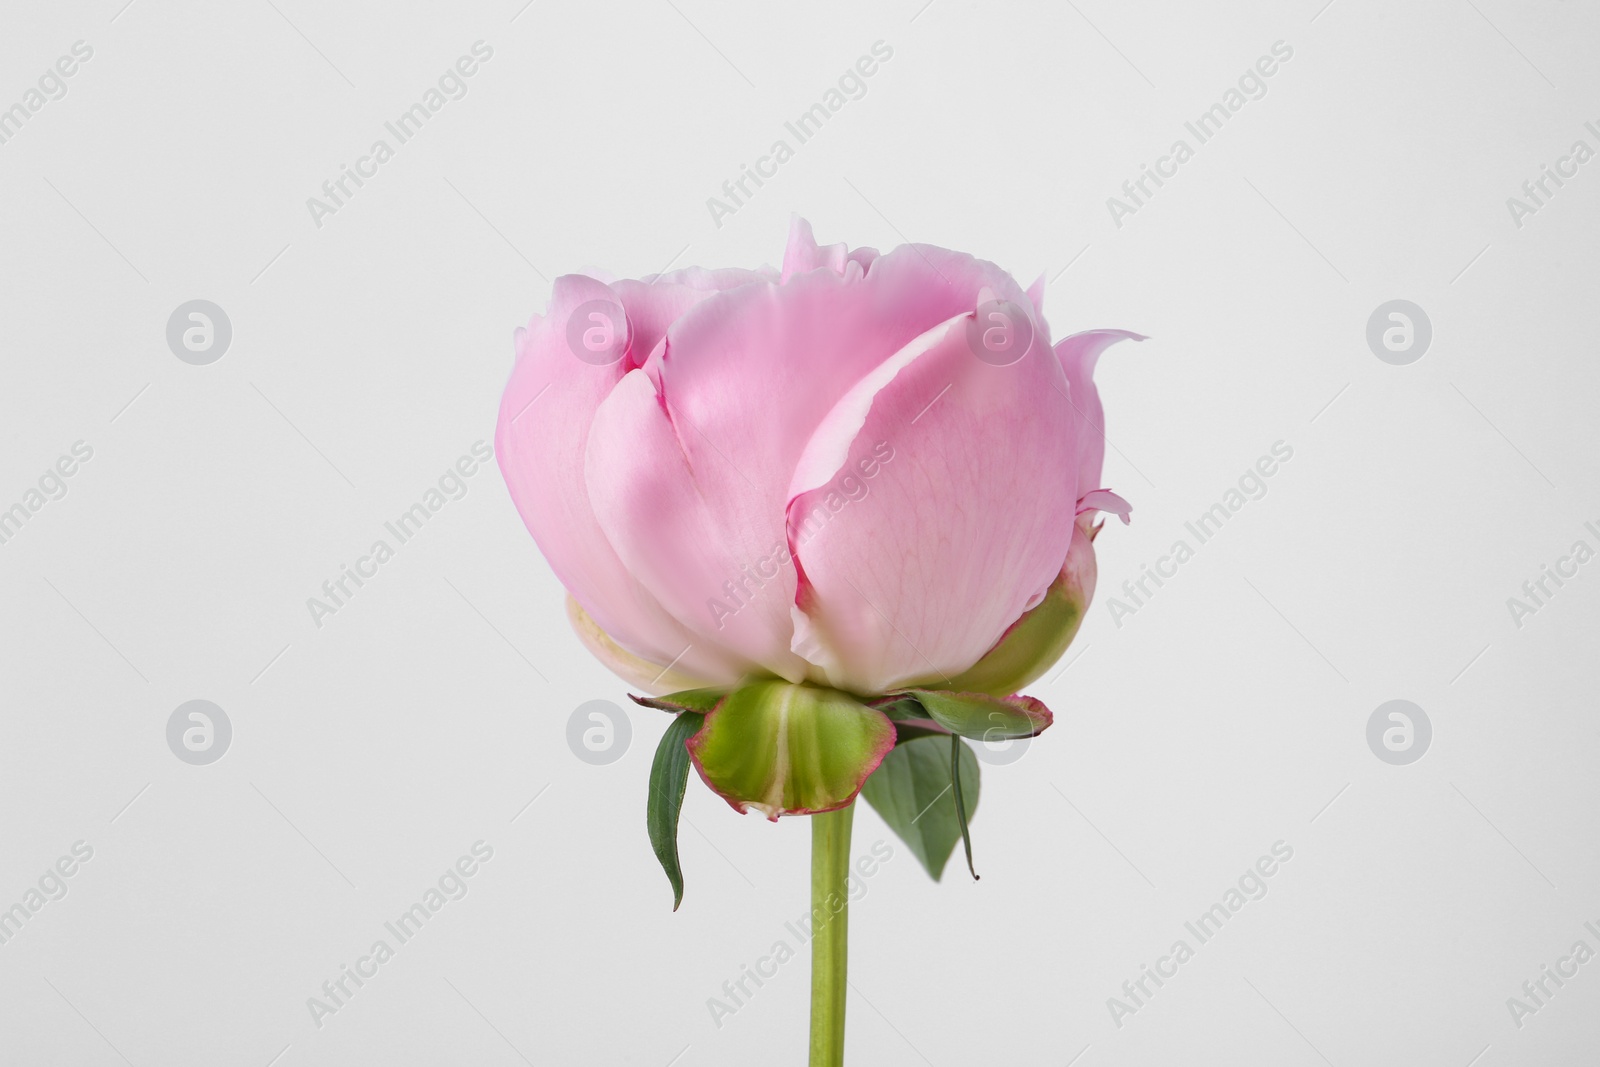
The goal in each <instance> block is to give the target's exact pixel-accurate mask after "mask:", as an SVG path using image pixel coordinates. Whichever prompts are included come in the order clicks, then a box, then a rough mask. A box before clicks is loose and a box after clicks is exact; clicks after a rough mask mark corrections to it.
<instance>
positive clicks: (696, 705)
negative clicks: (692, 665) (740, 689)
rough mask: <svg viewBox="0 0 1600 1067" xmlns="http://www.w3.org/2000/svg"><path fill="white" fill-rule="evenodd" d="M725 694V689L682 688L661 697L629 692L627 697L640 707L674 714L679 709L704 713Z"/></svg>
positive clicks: (713, 706)
mask: <svg viewBox="0 0 1600 1067" xmlns="http://www.w3.org/2000/svg"><path fill="white" fill-rule="evenodd" d="M727 695H728V691H727V690H726V689H684V690H682V691H681V692H677V693H668V694H667V695H666V696H663V697H636V696H634V695H633V694H632V693H629V694H628V699H629V700H631V701H633V702H634V703H635V704H638V705H639V706H640V707H645V708H655V709H656V710H658V711H670V712H672V713H673V714H674V715H676V714H677V713H678V712H680V711H697V712H700V713H701V714H702V715H704V714H707V713H709V712H710V711H711V710H712V709H713V708H715V707H716V706H717V702H718V701H720V700H721V699H722V698H723V697H725V696H727Z"/></svg>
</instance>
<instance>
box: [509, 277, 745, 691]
mask: <svg viewBox="0 0 1600 1067" xmlns="http://www.w3.org/2000/svg"><path fill="white" fill-rule="evenodd" d="M590 301H608V302H610V303H611V304H612V305H613V306H615V305H616V303H617V296H616V294H615V293H614V292H613V291H612V290H611V289H609V288H608V287H606V286H605V285H603V284H602V283H600V282H598V281H595V280H594V279H592V278H585V277H582V276H580V275H566V276H564V277H561V278H558V279H556V282H555V285H554V288H553V291H552V294H551V300H550V308H549V311H548V312H547V313H546V314H545V315H544V316H543V317H542V318H536V319H534V320H533V321H532V322H531V323H530V324H529V327H528V330H527V331H526V333H524V334H523V335H521V336H520V337H519V338H518V347H519V354H518V358H517V362H516V366H515V367H514V368H513V370H512V373H511V380H510V382H509V383H508V384H507V385H506V390H505V393H504V395H503V396H502V398H501V401H500V416H499V423H498V425H497V427H496V430H495V456H496V459H497V460H498V462H499V464H500V470H501V473H502V474H503V476H504V478H505V482H506V486H507V488H508V489H509V490H510V492H511V499H512V501H513V502H514V503H515V504H516V506H517V511H518V512H519V513H520V514H521V515H522V520H523V522H524V523H525V524H526V525H527V527H528V531H529V532H530V533H532V534H533V538H534V540H535V542H537V543H538V545H539V549H540V551H541V552H543V553H544V556H545V559H546V560H548V561H549V563H550V567H551V569H552V570H553V571H554V572H555V575H556V577H557V578H558V579H560V581H561V584H562V585H564V586H566V588H567V589H568V591H570V592H571V593H572V595H573V597H574V598H576V600H577V601H578V603H579V604H581V605H582V606H583V608H584V610H585V611H587V612H588V614H589V615H590V616H592V617H593V619H594V620H595V622H596V623H597V624H598V625H599V626H601V627H603V628H604V630H605V631H606V632H607V633H609V634H610V635H611V637H612V638H613V639H614V640H615V641H616V642H617V643H618V644H620V645H621V646H623V647H624V648H625V649H627V650H628V651H630V652H632V653H634V654H636V655H638V656H641V657H643V658H644V659H646V660H650V661H654V662H659V663H667V662H670V661H671V660H673V659H674V658H675V657H678V656H679V655H680V653H683V652H684V650H685V649H686V648H688V647H689V646H690V644H691V643H692V642H691V640H690V634H689V631H688V630H686V629H685V628H684V627H682V626H680V625H679V624H678V623H677V622H675V621H674V620H673V619H672V617H671V616H670V615H669V614H667V612H665V611H664V610H662V608H661V606H660V605H659V604H658V603H657V602H656V601H655V599H654V598H653V597H652V596H651V595H650V594H649V593H648V592H646V591H645V590H644V588H643V587H642V586H640V585H639V583H638V582H637V581H635V580H634V578H633V577H632V576H631V575H630V574H629V573H628V571H627V568H625V567H624V566H623V564H622V561H621V560H620V559H618V558H617V555H616V553H615V552H613V551H612V549H611V545H610V543H609V542H608V541H607V540H606V538H605V536H604V535H603V534H602V533H601V530H600V527H599V525H598V524H597V523H596V521H595V518H594V513H593V510H592V509H591V507H590V504H589V499H588V494H587V491H586V489H585V487H584V482H583V448H584V443H585V442H586V441H587V439H588V435H589V424H590V421H591V419H592V418H593V414H594V411H595V408H596V407H597V406H598V405H599V403H600V401H601V400H603V399H604V398H605V397H606V395H607V394H609V393H610V391H611V390H612V388H613V387H614V386H615V385H616V383H617V382H618V381H619V380H620V379H621V377H622V376H623V374H624V373H626V371H627V370H628V364H629V359H628V358H626V357H624V358H621V359H618V360H617V361H616V362H614V363H611V364H608V365H596V364H595V363H591V362H585V361H584V360H580V359H578V358H577V357H576V356H574V355H573V353H572V351H571V350H570V348H569V347H568V342H567V326H568V320H569V318H570V317H571V315H572V314H573V312H574V311H575V310H577V309H578V308H579V307H581V306H582V305H584V304H586V303H588V302H590ZM616 326H617V327H618V331H619V335H620V337H619V343H620V344H622V345H625V344H626V343H627V340H628V335H627V324H626V321H624V322H622V323H618V324H616ZM728 664H729V660H728V658H727V657H725V656H719V655H718V654H717V652H716V649H715V646H713V645H706V646H705V647H703V648H698V649H694V650H691V651H690V652H689V653H688V654H686V655H684V656H683V658H682V659H681V660H680V661H679V666H680V667H681V668H682V669H683V670H684V671H685V672H686V673H689V674H692V675H694V676H696V677H701V678H705V679H708V680H722V679H725V678H726V679H731V678H734V677H736V676H737V675H736V673H735V672H733V671H732V669H731V668H730V667H729V665H728Z"/></svg>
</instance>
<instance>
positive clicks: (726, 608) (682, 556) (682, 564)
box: [583, 371, 806, 681]
mask: <svg viewBox="0 0 1600 1067" xmlns="http://www.w3.org/2000/svg"><path fill="white" fill-rule="evenodd" d="M693 432H694V431H693V430H692V429H689V428H688V427H684V426H681V425H677V426H675V425H674V423H673V421H672V417H671V416H670V415H669V414H668V411H667V408H666V405H665V404H664V403H663V402H662V398H661V396H660V394H659V393H657V391H656V384H655V382H654V381H652V380H651V378H650V376H649V375H647V374H646V373H644V372H643V371H633V372H631V373H629V374H628V375H627V376H626V377H624V378H623V380H622V381H621V382H620V383H618V385H617V387H616V388H615V389H614V390H612V392H611V395H610V396H608V397H607V398H606V400H605V402H604V403H602V404H601V405H600V408H599V410H598V411H597V412H596V413H595V417H594V425H593V427H592V429H591V430H590V433H589V441H588V445H587V449H586V456H585V460H584V464H583V469H584V477H585V480H586V484H587V486H588V492H589V496H590V498H591V499H592V500H593V501H594V507H595V514H596V516H597V517H598V519H599V522H600V526H601V527H602V529H604V531H605V532H606V534H607V536H608V537H609V538H610V540H611V542H612V543H613V544H614V545H616V548H617V552H618V554H619V555H620V556H621V558H622V561H623V562H624V563H625V564H626V566H627V568H628V570H629V572H630V573H632V574H634V575H635V576H637V577H638V579H639V580H640V581H641V582H643V583H644V585H645V586H646V587H648V588H649V589H650V590H651V591H652V592H653V593H654V594H655V595H656V597H657V598H659V600H660V602H661V604H662V605H663V606H664V607H665V608H666V609H667V610H668V611H669V612H671V613H672V615H673V616H674V617H675V618H676V619H677V620H678V621H679V622H680V623H681V624H683V625H684V626H685V627H686V628H688V629H690V630H692V631H694V633H695V634H696V635H697V636H696V637H695V638H694V640H696V641H697V642H704V643H706V644H709V645H713V646H717V647H721V648H725V649H729V650H731V651H732V652H734V653H736V654H737V655H738V656H740V657H741V658H742V660H743V662H744V663H745V664H746V666H747V668H749V669H760V670H765V671H768V672H771V673H772V674H776V675H778V676H780V677H783V678H787V679H788V680H790V681H800V680H801V679H802V678H804V677H805V674H806V666H805V664H804V663H803V662H802V661H801V660H800V659H799V657H797V656H795V655H794V653H793V652H791V651H790V650H789V631H790V622H789V605H790V603H791V602H792V601H793V596H794V577H793V575H794V571H793V568H792V567H791V566H790V565H789V562H788V552H787V549H786V546H785V545H784V543H783V540H782V538H781V537H777V536H771V535H767V536H765V537H763V535H762V533H761V530H762V525H761V524H760V523H758V522H754V521H749V520H748V519H746V521H743V522H737V523H728V522H725V521H724V519H723V514H724V512H722V511H721V510H720V509H719V507H718V505H722V507H724V508H732V509H737V507H738V506H739V504H740V503H742V502H743V501H733V502H729V501H726V500H722V499H721V498H719V497H718V496H716V495H715V490H714V489H713V490H712V491H711V493H710V494H708V488H710V487H711V486H712V485H714V484H715V483H716V481H717V480H716V479H713V478H706V477H703V476H702V473H701V472H700V471H698V470H696V469H694V468H693V467H691V465H690V461H689V457H688V456H686V455H685V453H684V451H683V449H682V448H681V438H680V434H684V433H693ZM722 462H723V463H724V464H726V465H728V467H729V469H730V471H732V474H733V477H735V478H737V477H738V476H739V474H738V471H737V470H736V469H734V468H733V467H732V461H730V460H728V459H726V458H724V459H723V460H722ZM747 499H755V496H754V494H749V495H747Z"/></svg>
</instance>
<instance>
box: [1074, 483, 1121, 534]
mask: <svg viewBox="0 0 1600 1067" xmlns="http://www.w3.org/2000/svg"><path fill="white" fill-rule="evenodd" d="M1097 511H1108V512H1110V513H1111V514H1113V515H1115V516H1116V517H1117V518H1119V519H1121V520H1122V525H1124V526H1126V525H1128V524H1129V523H1130V522H1132V521H1133V520H1132V519H1130V518H1129V517H1128V516H1130V515H1131V514H1133V505H1132V504H1130V503H1128V502H1127V501H1126V500H1124V499H1122V498H1121V497H1120V496H1118V495H1117V494H1116V493H1113V492H1112V491H1111V490H1109V489H1092V490H1090V491H1089V492H1087V493H1085V494H1083V496H1081V497H1080V498H1078V514H1079V515H1084V514H1092V513H1093V512H1097Z"/></svg>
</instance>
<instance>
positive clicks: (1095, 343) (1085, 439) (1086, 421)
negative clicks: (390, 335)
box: [1056, 330, 1144, 492]
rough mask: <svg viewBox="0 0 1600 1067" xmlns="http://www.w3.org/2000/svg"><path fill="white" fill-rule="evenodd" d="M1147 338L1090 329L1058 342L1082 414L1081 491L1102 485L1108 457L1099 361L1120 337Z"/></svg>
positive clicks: (1079, 463)
mask: <svg viewBox="0 0 1600 1067" xmlns="http://www.w3.org/2000/svg"><path fill="white" fill-rule="evenodd" d="M1143 340H1144V336H1143V335H1142V334H1137V333H1133V332H1131V331H1129V330H1089V331H1087V332H1085V333H1075V334H1073V335H1072V336H1070V337H1063V338H1062V339H1061V343H1060V344H1058V345H1056V355H1057V356H1058V357H1059V358H1060V360H1061V369H1062V370H1064V371H1066V374H1067V384H1068V385H1069V386H1071V396H1072V405H1073V407H1074V408H1075V409H1076V414H1077V415H1078V471H1077V477H1078V485H1079V486H1080V489H1079V492H1088V491H1089V490H1090V489H1093V488H1096V487H1098V486H1099V485H1100V473H1101V470H1102V468H1103V467H1104V465H1105V458H1106V431H1105V412H1104V411H1103V410H1102V409H1101V407H1100V391H1099V390H1098V389H1096V388H1095V385H1094V367H1095V364H1096V363H1098V362H1099V361H1100V354H1101V353H1102V352H1104V351H1105V350H1106V349H1107V348H1109V347H1111V346H1112V345H1114V344H1116V343H1117V342H1118V341H1143Z"/></svg>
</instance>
